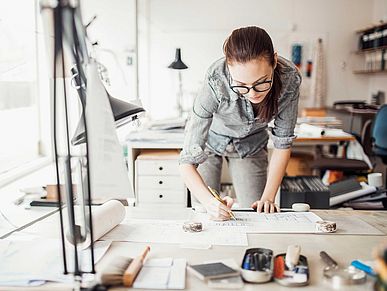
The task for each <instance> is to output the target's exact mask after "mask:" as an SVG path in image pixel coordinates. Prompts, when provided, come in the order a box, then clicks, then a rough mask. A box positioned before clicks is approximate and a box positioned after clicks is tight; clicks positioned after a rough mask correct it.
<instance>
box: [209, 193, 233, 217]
mask: <svg viewBox="0 0 387 291" xmlns="http://www.w3.org/2000/svg"><path fill="white" fill-rule="evenodd" d="M207 187H208V190H210V193H211V194H212V196H214V198H215V199H216V200H218V201H219V202H220V203H222V204H223V205H226V206H227V203H226V201H224V200H223V199H222V198H221V197H220V195H219V193H218V192H217V191H216V190H215V189H212V188H211V187H210V186H207ZM228 213H229V214H230V216H231V218H232V219H234V220H236V217H235V214H234V213H233V212H232V211H231V210H229V211H228Z"/></svg>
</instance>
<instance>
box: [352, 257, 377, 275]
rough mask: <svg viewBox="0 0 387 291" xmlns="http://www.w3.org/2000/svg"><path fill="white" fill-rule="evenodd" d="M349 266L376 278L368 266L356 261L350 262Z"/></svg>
mask: <svg viewBox="0 0 387 291" xmlns="http://www.w3.org/2000/svg"><path fill="white" fill-rule="evenodd" d="M351 265H352V266H354V267H355V268H356V269H359V270H362V271H364V272H366V273H367V274H369V275H371V276H376V274H375V272H374V270H373V269H372V268H371V267H370V266H368V265H366V264H364V263H362V262H360V261H358V260H355V261H352V262H351Z"/></svg>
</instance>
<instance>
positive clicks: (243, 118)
mask: <svg viewBox="0 0 387 291" xmlns="http://www.w3.org/2000/svg"><path fill="white" fill-rule="evenodd" d="M278 62H279V63H280V64H281V65H282V74H281V80H282V90H281V94H280V96H279V99H278V113H277V115H276V116H273V117H274V127H273V128H272V129H271V138H272V141H273V144H274V147H275V148H278V149H286V148H290V147H291V145H292V141H293V139H294V138H295V136H294V127H295V124H296V120H297V110H298V99H299V86H300V84H301V75H300V73H299V71H298V69H297V68H296V67H295V65H294V64H293V63H292V62H290V61H288V60H286V59H284V58H282V57H278ZM268 139H269V134H268V125H267V122H262V121H261V120H259V119H258V118H256V117H254V111H253V106H252V105H251V103H250V101H249V100H248V99H244V98H240V97H239V96H238V94H236V93H235V92H234V91H232V90H231V89H230V86H229V72H228V69H227V65H226V61H225V58H221V59H219V60H217V61H216V62H215V63H213V64H212V65H211V66H210V68H209V69H208V71H207V74H206V77H205V80H204V85H203V87H202V89H201V90H200V91H199V93H198V95H197V97H196V98H195V101H194V104H193V108H192V112H191V114H190V117H189V120H188V122H187V126H186V129H185V138H184V146H183V150H182V151H181V153H180V160H179V162H180V163H183V164H194V165H198V164H201V163H203V162H204V161H205V160H206V159H207V153H206V151H205V149H206V147H207V148H208V149H209V150H211V151H213V152H214V153H216V154H218V155H222V154H223V153H224V152H225V150H226V147H227V145H228V144H229V143H232V144H233V146H234V148H235V150H236V152H237V153H238V155H239V156H240V157H241V158H244V157H246V156H250V155H253V154H254V153H256V152H258V151H259V150H261V149H262V148H265V147H266V146H267V141H268Z"/></svg>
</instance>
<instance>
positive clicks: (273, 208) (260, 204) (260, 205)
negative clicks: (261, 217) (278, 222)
mask: <svg viewBox="0 0 387 291" xmlns="http://www.w3.org/2000/svg"><path fill="white" fill-rule="evenodd" d="M251 207H252V208H256V209H257V212H258V213H260V212H265V213H274V212H280V211H281V210H280V208H279V207H278V205H277V204H275V203H274V202H273V201H270V200H265V199H261V200H258V201H255V202H254V203H253V204H252V205H251Z"/></svg>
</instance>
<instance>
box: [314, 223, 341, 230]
mask: <svg viewBox="0 0 387 291" xmlns="http://www.w3.org/2000/svg"><path fill="white" fill-rule="evenodd" d="M316 230H317V231H319V232H335V231H336V230H337V228H336V222H333V221H326V220H322V221H316Z"/></svg>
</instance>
